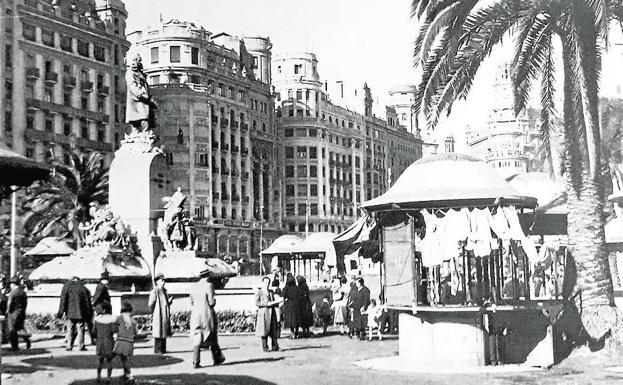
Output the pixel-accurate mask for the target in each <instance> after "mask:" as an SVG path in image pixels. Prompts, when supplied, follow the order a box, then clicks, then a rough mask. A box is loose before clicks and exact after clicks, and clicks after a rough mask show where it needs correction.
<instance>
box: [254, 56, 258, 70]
mask: <svg viewBox="0 0 623 385" xmlns="http://www.w3.org/2000/svg"><path fill="white" fill-rule="evenodd" d="M253 68H259V60H258V57H257V56H253Z"/></svg>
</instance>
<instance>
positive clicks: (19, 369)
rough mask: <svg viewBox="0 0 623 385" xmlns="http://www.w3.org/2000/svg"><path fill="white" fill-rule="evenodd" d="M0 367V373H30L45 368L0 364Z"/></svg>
mask: <svg viewBox="0 0 623 385" xmlns="http://www.w3.org/2000/svg"><path fill="white" fill-rule="evenodd" d="M0 367H1V368H2V374H32V373H34V372H36V371H38V370H45V368H41V367H37V366H25V365H5V364H2V365H1V366H0Z"/></svg>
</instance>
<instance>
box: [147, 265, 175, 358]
mask: <svg viewBox="0 0 623 385" xmlns="http://www.w3.org/2000/svg"><path fill="white" fill-rule="evenodd" d="M155 282H156V285H155V286H154V288H153V290H152V291H151V293H149V301H148V305H149V309H150V310H151V312H152V314H153V318H152V319H153V321H152V328H151V329H152V335H153V337H154V353H160V354H164V353H166V352H167V337H169V336H171V303H172V302H173V299H172V298H170V297H169V294H168V293H167V289H166V288H165V287H164V284H165V283H166V281H165V279H164V275H163V274H158V275H156V278H155Z"/></svg>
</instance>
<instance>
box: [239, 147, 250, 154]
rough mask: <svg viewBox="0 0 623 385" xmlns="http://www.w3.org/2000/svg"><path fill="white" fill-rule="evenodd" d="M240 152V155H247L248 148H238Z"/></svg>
mask: <svg viewBox="0 0 623 385" xmlns="http://www.w3.org/2000/svg"><path fill="white" fill-rule="evenodd" d="M240 153H241V154H242V155H249V149H248V148H243V149H242V150H240Z"/></svg>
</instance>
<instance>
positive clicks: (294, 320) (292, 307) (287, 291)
mask: <svg viewBox="0 0 623 385" xmlns="http://www.w3.org/2000/svg"><path fill="white" fill-rule="evenodd" d="M300 293H301V291H300V290H299V288H298V286H289V285H286V287H284V288H283V291H282V292H281V294H282V296H283V299H284V302H283V308H282V309H281V316H282V318H283V326H284V327H286V328H297V327H299V312H298V308H299V303H300V302H301V294H300Z"/></svg>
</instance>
